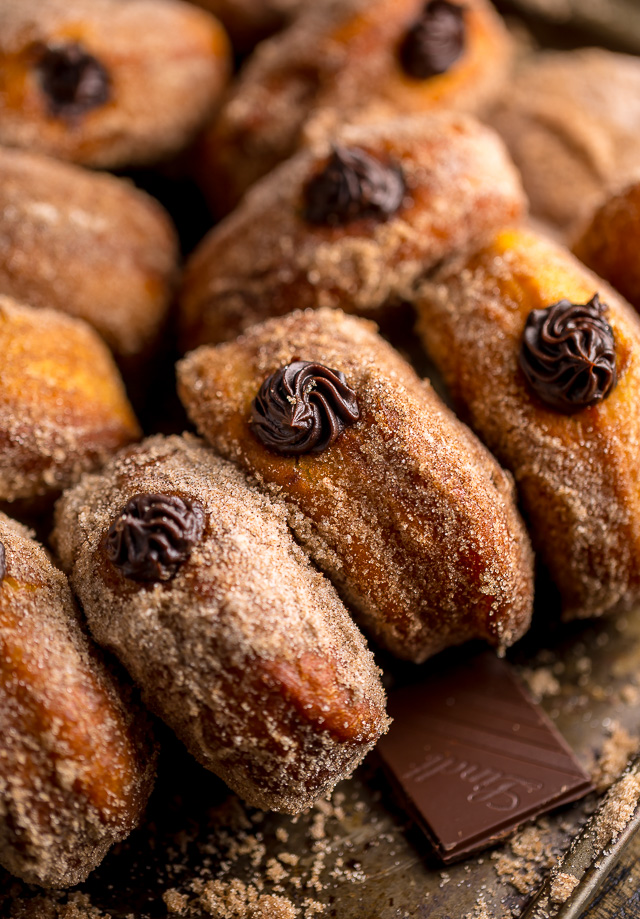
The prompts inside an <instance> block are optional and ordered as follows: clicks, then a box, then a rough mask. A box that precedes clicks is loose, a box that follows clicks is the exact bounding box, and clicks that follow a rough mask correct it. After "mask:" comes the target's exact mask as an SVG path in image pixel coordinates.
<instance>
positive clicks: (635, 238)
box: [573, 182, 640, 310]
mask: <svg viewBox="0 0 640 919" xmlns="http://www.w3.org/2000/svg"><path fill="white" fill-rule="evenodd" d="M639 244H640V182H634V183H633V184H632V185H628V186H627V187H626V188H623V189H621V190H619V191H618V192H616V193H615V194H613V195H611V196H610V197H608V198H607V199H606V200H605V201H604V202H602V203H601V204H600V206H599V207H597V208H596V209H595V211H594V212H593V213H592V214H591V215H590V216H589V218H588V219H587V220H585V222H584V225H583V226H582V227H581V228H580V231H579V232H578V233H577V234H576V239H575V242H574V245H573V251H574V254H575V255H577V256H578V258H579V259H580V260H581V261H582V262H584V263H585V265H587V267H589V268H591V270H592V271H595V272H596V274H598V275H600V277H601V278H604V279H605V281H608V282H609V283H610V284H611V285H612V286H613V287H615V288H616V290H617V291H619V292H620V293H621V294H622V296H623V297H626V299H627V300H628V301H629V302H630V303H631V304H632V306H634V307H635V309H636V310H640V261H639V260H638V246H639Z"/></svg>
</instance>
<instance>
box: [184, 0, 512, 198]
mask: <svg viewBox="0 0 640 919" xmlns="http://www.w3.org/2000/svg"><path fill="white" fill-rule="evenodd" d="M510 58H511V43H510V40H509V38H508V36H507V33H506V30H505V28H504V26H503V24H502V22H501V20H500V18H499V16H498V15H497V13H496V12H495V11H494V10H493V7H491V5H490V4H489V3H488V2H486V0H465V2H464V3H461V2H460V3H459V2H457V0H426V2H425V0H329V2H323V3H319V4H309V5H308V6H307V7H305V8H304V10H303V11H302V12H301V13H300V15H299V16H298V17H297V18H296V19H295V20H294V23H293V24H292V25H291V26H290V27H289V28H288V29H286V30H285V31H284V32H282V33H280V34H279V35H276V36H274V37H273V38H271V39H268V40H267V41H265V42H263V43H262V44H261V45H260V46H259V47H258V48H257V49H256V51H255V53H254V54H253V55H252V56H251V58H250V59H249V61H248V62H247V64H246V65H245V67H244V68H243V70H242V71H241V73H240V76H239V78H238V80H237V81H236V83H235V85H234V87H233V88H232V89H231V91H230V93H229V95H228V97H227V99H226V101H225V103H224V105H223V106H222V109H221V111H220V113H219V117H218V118H217V119H215V121H214V122H213V124H212V127H211V128H210V129H208V130H207V132H205V135H206V136H205V139H204V140H203V141H202V144H201V147H200V151H199V158H200V166H199V167H198V170H197V171H198V175H199V177H200V180H201V183H202V186H203V189H204V191H205V194H207V196H208V198H209V199H210V203H211V204H212V205H213V206H214V209H216V210H218V211H219V212H222V213H224V212H227V211H229V210H231V209H232V208H233V207H234V206H235V204H236V203H237V201H238V200H239V199H240V197H241V196H242V194H243V193H244V192H245V191H246V189H247V188H248V187H249V186H250V185H252V184H253V183H254V182H255V181H256V180H257V179H259V178H260V177H261V176H263V175H265V174H266V173H267V172H269V171H270V170H271V169H273V168H274V167H275V166H277V165H278V163H280V162H282V160H284V159H287V158H288V157H289V156H291V155H292V154H293V153H294V152H295V151H296V150H297V149H298V147H299V146H300V144H301V143H302V142H303V140H304V139H305V135H306V134H307V132H309V133H310V135H311V136H316V135H317V134H318V133H319V134H322V135H324V136H330V135H331V134H332V133H334V131H335V128H336V126H337V125H338V124H340V123H343V122H350V121H353V120H354V118H361V117H364V118H366V119H369V118H378V117H389V116H391V115H392V116H399V115H405V114H416V113H423V112H425V111H429V110H431V109H456V110H458V111H468V112H478V111H481V110H483V109H484V108H485V107H486V106H487V105H488V103H489V102H490V101H491V100H492V99H493V97H494V96H495V94H496V93H497V92H498V90H499V88H500V87H501V85H502V82H503V80H504V78H505V76H506V73H507V70H508V66H509V62H510ZM368 109H370V110H371V112H370V114H369V113H367V114H366V115H365V114H363V112H364V111H365V110H368Z"/></svg>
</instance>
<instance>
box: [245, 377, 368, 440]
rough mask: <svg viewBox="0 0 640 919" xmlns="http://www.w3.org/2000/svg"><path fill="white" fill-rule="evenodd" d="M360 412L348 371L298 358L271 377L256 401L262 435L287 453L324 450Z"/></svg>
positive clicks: (255, 418) (254, 417)
mask: <svg viewBox="0 0 640 919" xmlns="http://www.w3.org/2000/svg"><path fill="white" fill-rule="evenodd" d="M359 417H360V409H359V408H358V400H357V397H356V394H355V392H354V391H353V390H352V389H351V388H350V387H349V385H348V383H347V380H346V378H345V375H344V374H343V373H341V372H340V371H339V370H330V369H329V368H328V367H324V366H323V365H322V364H315V363H313V362H311V361H294V362H293V363H291V364H287V365H286V366H285V367H281V368H280V369H279V370H276V372H275V373H272V374H271V376H269V377H267V379H266V380H265V381H264V383H263V384H262V386H261V387H260V392H259V393H258V395H257V396H256V398H255V399H254V400H253V404H252V406H251V426H252V429H253V432H254V434H255V435H256V437H257V438H258V440H259V441H260V442H261V443H262V444H264V446H265V447H268V448H269V449H270V450H273V451H274V452H276V453H280V454H281V455H282V456H300V455H301V454H304V453H321V452H322V451H323V450H326V449H327V447H330V446H331V444H332V443H334V441H335V440H336V438H337V437H339V436H340V434H342V432H343V431H344V429H345V428H346V427H347V426H348V425H350V424H354V423H355V422H356V421H357V420H358V419H359Z"/></svg>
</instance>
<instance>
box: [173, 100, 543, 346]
mask: <svg viewBox="0 0 640 919" xmlns="http://www.w3.org/2000/svg"><path fill="white" fill-rule="evenodd" d="M332 140H333V142H337V143H339V144H342V145H344V146H347V147H358V148H359V149H362V150H365V151H366V152H367V153H369V154H371V155H372V156H373V157H374V158H377V159H378V160H380V161H381V162H383V163H392V164H395V165H396V166H400V167H401V168H402V170H403V172H404V175H405V178H406V182H407V196H406V199H405V202H404V204H403V206H402V207H401V209H400V211H399V212H398V213H397V214H396V215H395V216H393V217H391V218H390V219H388V220H386V221H379V220H375V219H372V218H368V219H361V220H356V221H352V222H351V223H349V224H347V225H346V226H340V227H323V226H313V225H311V224H310V223H309V222H308V221H307V220H305V218H304V216H303V214H304V206H305V205H304V189H305V187H306V184H307V182H308V180H309V179H310V178H311V177H312V176H313V175H315V174H316V173H317V172H319V171H320V170H321V169H322V168H323V167H324V165H325V163H326V159H327V151H328V145H327V144H326V143H324V142H323V143H320V144H318V145H316V149H315V150H314V151H304V152H301V153H298V154H297V155H296V156H295V157H293V158H292V159H290V160H288V161H287V162H286V163H283V164H282V165H281V166H280V167H279V168H278V169H277V170H275V171H274V172H273V173H272V174H271V175H269V176H268V177H266V178H265V179H263V180H262V181H261V182H259V183H258V184H257V185H256V186H255V187H254V188H253V189H251V191H250V193H249V194H248V195H247V196H246V198H245V199H244V200H243V202H242V203H241V204H240V205H239V206H238V208H237V209H236V210H235V211H234V212H233V214H231V215H230V216H229V217H227V219H226V220H225V221H223V223H221V224H220V225H218V226H217V227H215V228H214V229H213V230H212V231H211V233H210V234H209V235H208V236H207V237H206V238H205V240H204V241H203V242H202V243H201V244H200V246H199V247H198V249H197V250H196V252H195V253H194V255H193V256H192V258H191V259H190V261H189V263H188V265H187V270H186V274H185V280H184V284H183V290H182V295H181V304H180V318H181V323H182V327H183V344H184V346H185V349H188V348H193V347H196V346H197V345H200V344H205V343H214V344H215V343H218V342H220V341H226V340H228V339H230V338H234V337H235V336H236V335H238V334H240V332H242V331H244V330H245V329H246V328H248V327H249V326H250V325H252V324H253V323H255V322H260V321H262V320H263V319H267V318H269V317H270V316H279V315H283V314H285V313H288V312H291V310H292V309H306V308H313V307H316V306H332V307H340V308H342V309H344V310H346V311H347V312H352V313H356V314H360V315H365V316H373V317H377V316H380V315H381V314H382V313H383V311H384V310H385V308H387V309H390V308H393V307H394V306H397V305H398V303H399V302H401V301H403V300H409V299H410V298H411V296H412V291H413V286H414V283H415V281H416V279H417V278H418V277H420V276H421V275H423V274H424V272H425V271H427V270H428V269H430V268H432V267H433V266H434V265H435V264H436V263H437V262H439V261H441V260H442V259H443V258H446V257H448V256H450V255H452V254H453V253H456V252H459V251H461V250H465V249H467V248H469V247H477V246H478V245H480V244H481V243H482V242H483V241H485V240H486V239H488V238H489V237H490V235H491V234H492V233H493V232H494V231H495V230H496V229H498V228H500V227H502V226H506V225H508V224H509V223H511V222H513V221H514V220H516V219H517V218H518V217H519V216H520V215H521V214H522V212H523V210H524V207H525V204H524V197H523V194H522V191H521V187H520V181H519V178H518V176H517V173H516V171H515V169H514V168H513V166H512V164H511V162H510V160H509V158H508V156H507V155H506V152H505V150H504V148H503V146H502V143H501V142H500V140H499V138H498V137H497V136H496V135H495V134H494V133H493V132H492V131H490V130H488V129H487V128H484V127H483V126H482V125H480V124H479V123H478V122H476V121H474V120H473V119H471V118H469V117H466V116H463V115H455V114H449V113H446V114H444V113H443V114H433V115H425V116H422V117H414V118H405V119H397V120H392V121H385V122H383V123H382V124H380V125H376V126H371V125H369V126H363V127H356V128H343V129H342V130H341V131H340V132H339V133H338V135H337V136H335V137H334V138H333V139H332Z"/></svg>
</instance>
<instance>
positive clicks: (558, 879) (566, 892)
mask: <svg viewBox="0 0 640 919" xmlns="http://www.w3.org/2000/svg"><path fill="white" fill-rule="evenodd" d="M579 883H580V881H579V880H578V878H576V877H574V876H573V875H572V874H566V873H565V872H563V871H559V872H558V873H557V874H556V873H552V875H551V892H550V898H551V900H552V902H553V903H564V902H565V901H566V900H568V899H569V897H570V896H571V894H572V893H573V891H574V890H575V888H576V887H577V886H578V884H579Z"/></svg>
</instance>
